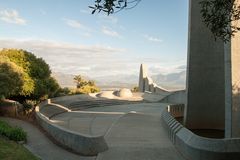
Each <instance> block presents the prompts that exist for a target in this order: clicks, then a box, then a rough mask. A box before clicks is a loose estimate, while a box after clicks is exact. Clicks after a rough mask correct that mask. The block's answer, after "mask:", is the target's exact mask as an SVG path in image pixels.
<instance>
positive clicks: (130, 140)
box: [97, 113, 183, 160]
mask: <svg viewBox="0 0 240 160" xmlns="http://www.w3.org/2000/svg"><path fill="white" fill-rule="evenodd" d="M160 118H161V117H160V116H159V115H158V116H157V115H153V114H142V113H139V114H138V113H136V114H135V113H129V114H126V115H124V116H122V117H121V118H119V120H118V121H117V122H116V123H115V124H114V125H113V126H112V127H111V128H110V129H109V132H108V133H107V134H106V135H105V139H106V142H107V144H108V146H109V150H107V151H105V152H102V153H100V154H99V155H98V157H97V160H113V159H114V160H161V159H162V160H183V158H182V156H181V155H180V154H179V153H178V152H177V151H176V149H175V148H174V146H173V145H172V143H171V141H170V140H169V138H168V136H167V134H166V133H165V131H164V129H163V126H162V124H161V120H160Z"/></svg>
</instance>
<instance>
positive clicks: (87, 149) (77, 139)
mask: <svg viewBox="0 0 240 160" xmlns="http://www.w3.org/2000/svg"><path fill="white" fill-rule="evenodd" d="M44 103H45V102H44ZM36 119H37V121H38V123H39V124H40V126H41V127H42V128H43V129H44V130H45V131H47V133H49V134H50V135H51V136H52V137H53V138H54V139H55V140H56V141H57V142H59V143H60V144H61V145H63V146H64V147H67V148H68V149H71V150H73V151H74V152H76V153H79V154H81V155H85V156H95V155H97V154H98V153H100V152H103V151H105V150H107V149H108V146H107V143H106V141H105V139H104V136H103V135H102V136H89V135H83V134H79V133H77V132H74V131H70V130H66V129H64V128H62V127H60V126H56V125H54V124H51V123H49V119H48V118H47V117H46V116H44V115H43V114H41V113H40V112H39V107H36Z"/></svg>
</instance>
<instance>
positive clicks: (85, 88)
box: [71, 75, 100, 94]
mask: <svg viewBox="0 0 240 160" xmlns="http://www.w3.org/2000/svg"><path fill="white" fill-rule="evenodd" d="M73 80H74V81H75V82H76V85H77V89H76V90H72V91H71V94H85V93H95V92H99V91H100V89H99V88H98V87H97V86H96V84H95V82H94V81H93V80H89V81H87V80H85V79H84V78H83V77H82V76H81V75H77V76H75V77H74V78H73Z"/></svg>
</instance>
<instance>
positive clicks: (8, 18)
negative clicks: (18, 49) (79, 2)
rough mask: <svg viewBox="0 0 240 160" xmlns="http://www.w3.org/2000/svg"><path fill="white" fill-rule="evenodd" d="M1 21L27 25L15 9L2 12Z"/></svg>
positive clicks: (0, 12)
mask: <svg viewBox="0 0 240 160" xmlns="http://www.w3.org/2000/svg"><path fill="white" fill-rule="evenodd" d="M0 19H1V20H2V21H4V22H7V23H13V24H18V25H25V24H26V20H25V19H23V18H21V17H20V15H19V13H18V11H17V10H14V9H5V10H2V11H0Z"/></svg>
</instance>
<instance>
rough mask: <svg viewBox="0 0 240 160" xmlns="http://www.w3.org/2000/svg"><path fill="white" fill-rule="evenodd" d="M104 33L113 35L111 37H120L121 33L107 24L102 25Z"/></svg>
mask: <svg viewBox="0 0 240 160" xmlns="http://www.w3.org/2000/svg"><path fill="white" fill-rule="evenodd" d="M102 33H104V34H105V35H108V36H111V37H118V38H120V35H119V33H118V32H116V31H114V30H112V29H111V28H108V27H106V26H103V27H102Z"/></svg>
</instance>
